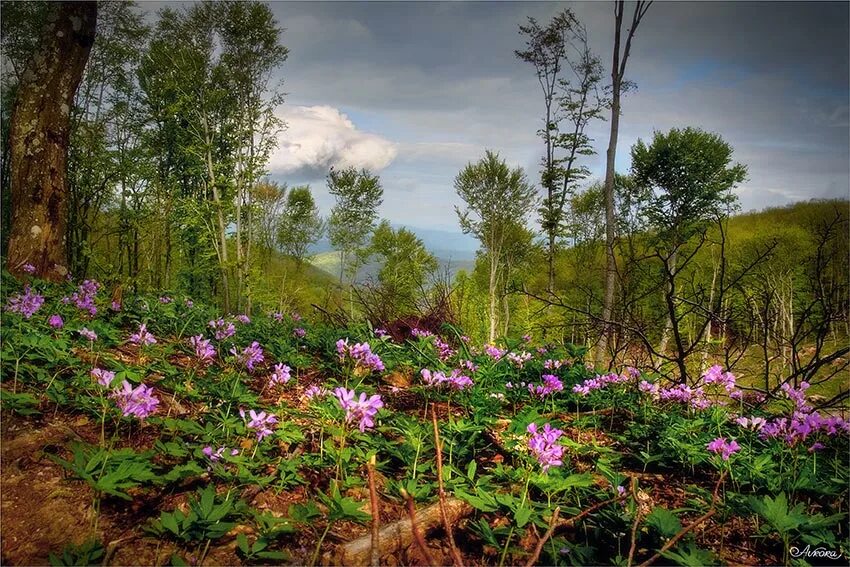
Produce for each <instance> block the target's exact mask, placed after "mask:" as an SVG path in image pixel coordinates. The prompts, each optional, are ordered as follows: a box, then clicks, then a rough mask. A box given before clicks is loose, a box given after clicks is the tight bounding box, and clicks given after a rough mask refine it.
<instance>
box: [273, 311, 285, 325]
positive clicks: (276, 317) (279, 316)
mask: <svg viewBox="0 0 850 567" xmlns="http://www.w3.org/2000/svg"><path fill="white" fill-rule="evenodd" d="M272 319H274V320H275V321H277V322H278V323H280V322H281V321H283V313H281V312H280V311H276V312H274V313H272Z"/></svg>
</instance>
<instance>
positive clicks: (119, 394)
mask: <svg viewBox="0 0 850 567" xmlns="http://www.w3.org/2000/svg"><path fill="white" fill-rule="evenodd" d="M112 397H113V398H115V400H116V403H117V404H118V407H119V408H120V409H121V411H122V413H123V414H124V416H125V417H128V416H131V415H134V416H136V417H137V418H139V419H144V418H146V417H148V416H149V415H150V414H152V413H153V412H155V411H156V407H157V406H158V405H159V400H158V399H157V398H156V397H155V396H154V395H153V388H151V387H149V386H145V385H144V384H139V385H138V386H136V387H135V388H133V386H132V385H131V384H130V383H129V382H127V381H126V380H124V382H122V384H121V389H119V390H115V392H113V393H112Z"/></svg>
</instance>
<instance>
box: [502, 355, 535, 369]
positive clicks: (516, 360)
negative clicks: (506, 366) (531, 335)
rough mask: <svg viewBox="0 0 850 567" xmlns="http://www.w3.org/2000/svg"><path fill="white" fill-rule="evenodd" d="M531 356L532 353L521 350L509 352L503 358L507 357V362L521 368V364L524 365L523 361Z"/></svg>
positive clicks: (526, 360)
mask: <svg viewBox="0 0 850 567" xmlns="http://www.w3.org/2000/svg"><path fill="white" fill-rule="evenodd" d="M533 357H534V355H533V354H531V353H530V352H528V351H522V352H520V353H516V352H509V353H508V355H507V356H506V357H505V358H507V359H508V362H510V363H511V364H513V365H514V366H516V367H517V368H522V367H523V366H525V363H526V362H528V361H529V360H531V359H532V358H533Z"/></svg>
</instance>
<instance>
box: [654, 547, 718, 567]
mask: <svg viewBox="0 0 850 567" xmlns="http://www.w3.org/2000/svg"><path fill="white" fill-rule="evenodd" d="M675 549H676V550H675V551H673V550H669V551H666V552H664V553H663V554H662V556H664V557H666V558H667V559H671V560H672V561H675V562H676V564H677V565H684V566H685V567H703V566H705V565H716V564H717V559H716V558H715V556H714V554H713V553H712V552H710V551H708V550H706V549H700V548H699V547H697V546H696V545H695V544H693V543H692V542H688V543H687V544H685V545H680V546H678V547H677V548H675Z"/></svg>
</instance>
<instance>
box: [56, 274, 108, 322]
mask: <svg viewBox="0 0 850 567" xmlns="http://www.w3.org/2000/svg"><path fill="white" fill-rule="evenodd" d="M99 289H100V284H99V283H98V282H97V281H95V280H85V281H84V282H83V283H81V284H80V285H79V287H78V288H77V291H75V292H74V293H72V294H71V297H69V298H67V300H68V301H65V300H64V299H63V302H66V303H67V302H71V301H73V302H74V305H76V306H77V309H81V310H83V311H88V312H89V314H90V315H92V316H94V315H97V305H95V299H96V296H97V292H98V290H99Z"/></svg>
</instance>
